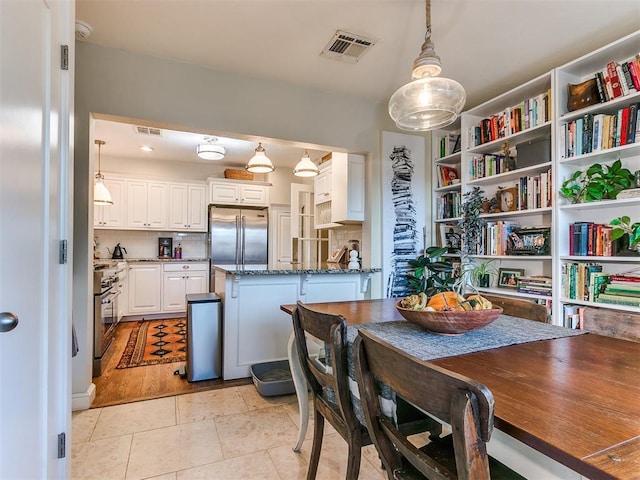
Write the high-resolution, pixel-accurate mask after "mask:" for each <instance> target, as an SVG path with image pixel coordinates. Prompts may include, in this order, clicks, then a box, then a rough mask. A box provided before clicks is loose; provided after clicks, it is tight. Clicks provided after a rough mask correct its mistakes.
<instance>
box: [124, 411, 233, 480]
mask: <svg viewBox="0 0 640 480" xmlns="http://www.w3.org/2000/svg"><path fill="white" fill-rule="evenodd" d="M222 458H223V457H222V450H221V448H220V442H219V440H218V434H217V431H216V424H215V421H214V420H212V419H210V420H203V421H201V422H193V423H187V424H184V425H176V426H172V427H165V428H160V429H157V430H152V431H148V432H141V433H136V434H134V435H133V441H132V444H131V455H130V456H129V466H128V468H127V476H126V478H127V480H134V479H142V478H147V477H151V476H154V475H161V474H165V473H170V472H176V471H179V470H184V469H186V468H191V467H197V466H201V465H205V464H207V463H211V462H217V461H218V460H222Z"/></svg>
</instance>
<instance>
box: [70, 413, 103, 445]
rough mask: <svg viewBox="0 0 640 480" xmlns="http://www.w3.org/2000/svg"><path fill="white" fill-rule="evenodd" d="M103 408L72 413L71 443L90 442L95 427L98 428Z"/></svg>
mask: <svg viewBox="0 0 640 480" xmlns="http://www.w3.org/2000/svg"><path fill="white" fill-rule="evenodd" d="M101 412H102V409H101V408H92V409H89V410H80V411H77V412H72V414H71V444H72V445H77V444H78V443H84V442H88V441H89V440H90V439H91V434H92V433H93V429H94V428H96V423H97V422H98V417H99V416H100V413H101Z"/></svg>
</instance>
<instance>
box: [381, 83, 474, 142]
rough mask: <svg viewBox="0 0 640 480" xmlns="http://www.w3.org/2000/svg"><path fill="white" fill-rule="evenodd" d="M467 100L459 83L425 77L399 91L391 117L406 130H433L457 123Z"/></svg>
mask: <svg viewBox="0 0 640 480" xmlns="http://www.w3.org/2000/svg"><path fill="white" fill-rule="evenodd" d="M466 99H467V95H466V93H465V91H464V88H462V85H460V84H459V83H458V82H456V81H455V80H451V79H449V78H442V77H425V78H421V79H418V80H414V81H412V82H409V83H407V84H406V85H404V86H402V87H400V88H399V89H398V90H396V92H395V93H394V94H393V95H392V96H391V99H390V100H389V115H390V116H391V118H392V119H393V121H394V122H396V125H397V126H398V128H400V129H402V130H410V131H418V130H433V129H436V128H442V127H445V126H447V125H450V124H451V123H453V122H454V121H455V119H456V118H457V117H458V115H459V114H460V112H462V109H463V108H464V104H465V101H466Z"/></svg>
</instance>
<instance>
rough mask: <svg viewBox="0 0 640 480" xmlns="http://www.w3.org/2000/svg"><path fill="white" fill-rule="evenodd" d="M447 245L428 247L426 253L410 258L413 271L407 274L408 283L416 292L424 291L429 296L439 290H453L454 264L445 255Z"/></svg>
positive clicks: (454, 280)
mask: <svg viewBox="0 0 640 480" xmlns="http://www.w3.org/2000/svg"><path fill="white" fill-rule="evenodd" d="M445 253H447V248H446V247H428V248H426V249H425V251H424V255H420V256H419V257H417V258H416V259H414V260H409V262H408V263H409V266H410V267H411V268H413V272H412V273H410V274H409V275H407V284H408V286H409V288H410V289H411V290H412V291H413V292H414V293H420V292H424V293H425V294H426V295H427V296H428V297H431V296H433V295H434V294H436V293H439V292H447V291H452V290H453V289H454V285H455V284H456V277H455V275H454V273H453V264H452V263H451V261H450V260H448V259H447V258H444V257H443V255H444V254H445Z"/></svg>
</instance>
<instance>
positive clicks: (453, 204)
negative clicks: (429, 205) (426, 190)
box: [436, 192, 462, 220]
mask: <svg viewBox="0 0 640 480" xmlns="http://www.w3.org/2000/svg"><path fill="white" fill-rule="evenodd" d="M461 203H462V195H461V194H460V192H447V193H443V194H442V195H440V196H438V197H436V219H438V220H443V219H445V218H456V217H459V216H460V215H461V208H460V205H461Z"/></svg>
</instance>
